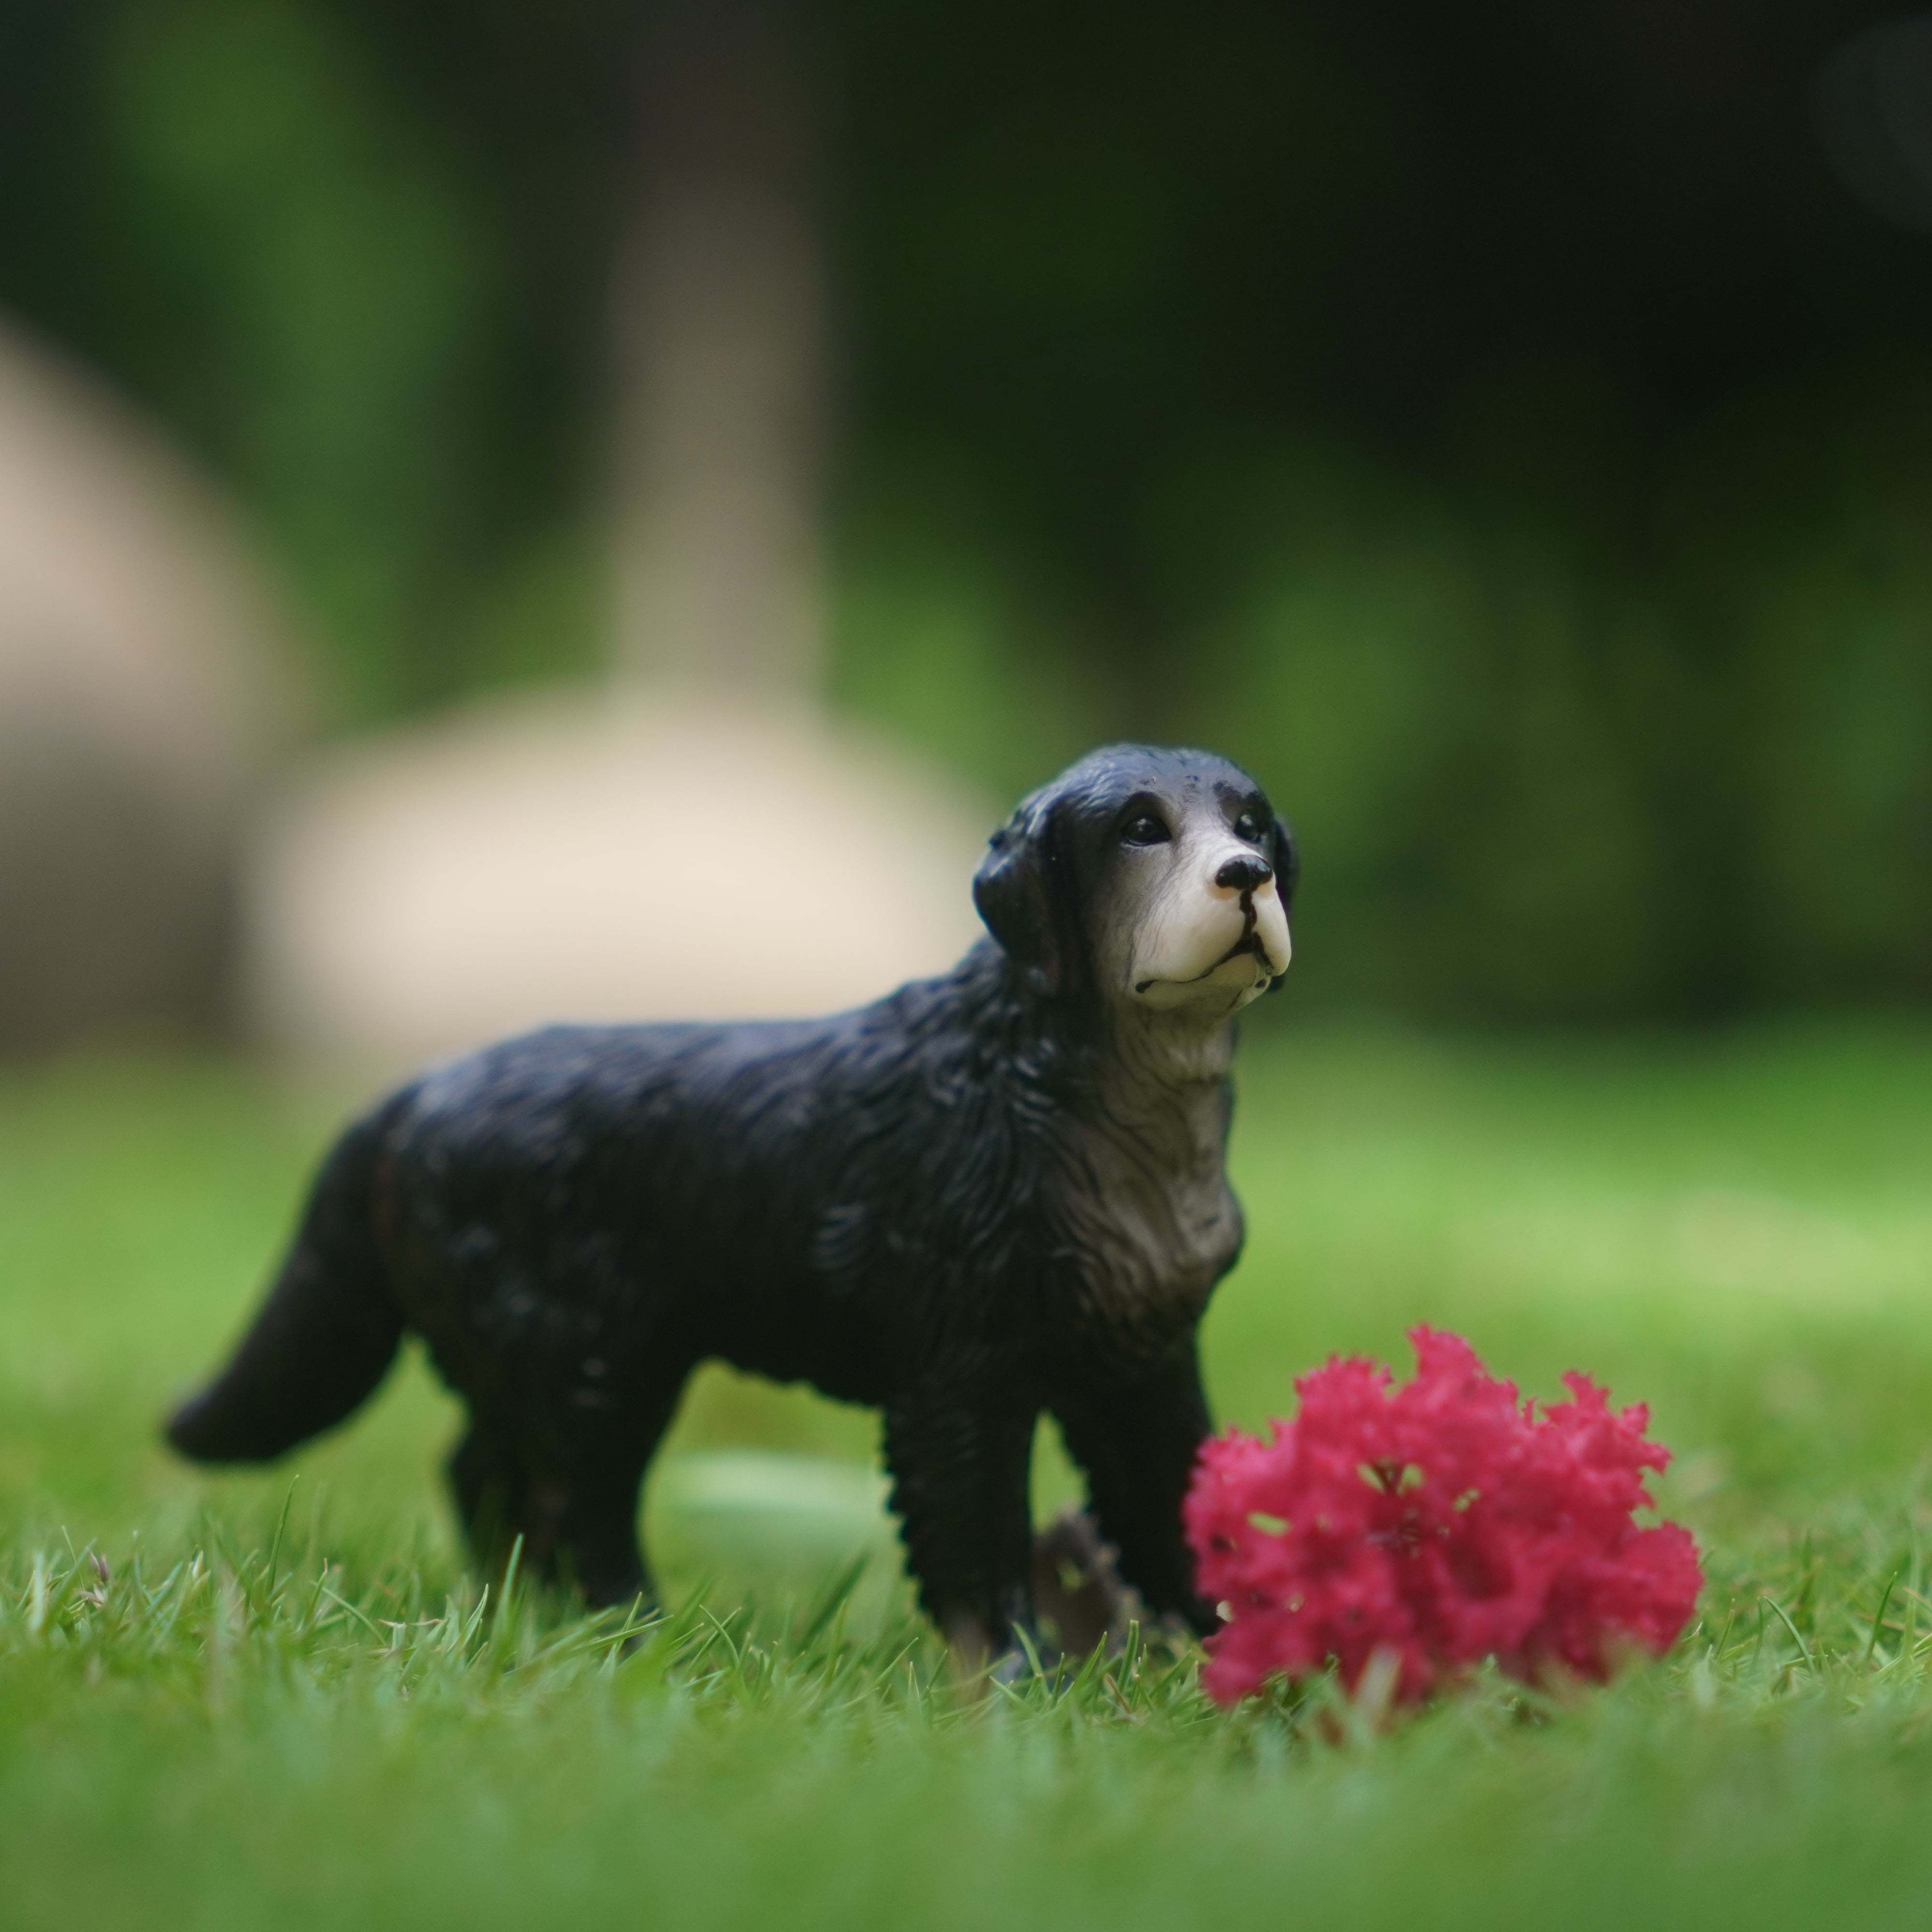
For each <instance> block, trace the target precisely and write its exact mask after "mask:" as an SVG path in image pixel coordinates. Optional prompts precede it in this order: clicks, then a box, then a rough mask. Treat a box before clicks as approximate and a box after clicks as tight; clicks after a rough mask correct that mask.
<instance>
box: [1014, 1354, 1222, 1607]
mask: <svg viewBox="0 0 1932 1932" xmlns="http://www.w3.org/2000/svg"><path fill="white" fill-rule="evenodd" d="M1049 1406H1050V1407H1051V1408H1052V1411H1053V1413H1054V1415H1055V1418H1056V1420H1058V1422H1059V1424H1060V1427H1061V1433H1062V1434H1063V1435H1064V1437H1065V1438H1066V1441H1067V1451H1068V1453H1069V1454H1070V1455H1071V1456H1072V1457H1073V1460H1075V1461H1076V1463H1079V1465H1080V1466H1081V1467H1082V1469H1084V1470H1085V1471H1086V1472H1087V1487H1088V1501H1089V1503H1090V1505H1091V1508H1092V1510H1093V1513H1094V1517H1096V1519H1097V1520H1098V1522H1099V1524H1100V1534H1101V1535H1102V1537H1103V1538H1104V1539H1105V1540H1106V1541H1107V1542H1109V1543H1110V1544H1112V1545H1113V1546H1114V1548H1115V1551H1116V1553H1117V1556H1116V1561H1117V1563H1118V1568H1119V1570H1120V1573H1121V1577H1122V1578H1123V1580H1124V1581H1126V1582H1127V1583H1130V1584H1131V1585H1132V1586H1133V1587H1134V1588H1135V1589H1136V1590H1138V1591H1139V1592H1140V1594H1141V1596H1142V1598H1143V1600H1144V1601H1145V1603H1146V1604H1147V1607H1148V1609H1149V1610H1151V1611H1152V1612H1153V1613H1154V1615H1155V1616H1179V1617H1182V1618H1184V1619H1186V1620H1187V1622H1188V1624H1189V1625H1191V1626H1192V1627H1193V1629H1194V1630H1195V1631H1196V1632H1197V1633H1198V1634H1201V1635H1203V1636H1205V1635H1206V1634H1208V1632H1209V1631H1212V1630H1214V1628H1217V1619H1216V1616H1215V1614H1214V1607H1213V1606H1212V1605H1211V1604H1208V1602H1206V1601H1205V1600H1204V1599H1203V1598H1201V1597H1200V1596H1199V1595H1197V1594H1196V1591H1195V1588H1194V1563H1193V1557H1192V1556H1190V1553H1189V1551H1188V1548H1187V1538H1186V1537H1185V1535H1184V1533H1183V1531H1182V1528H1181V1501H1182V1499H1183V1498H1184V1496H1186V1495H1187V1486H1188V1484H1189V1482H1190V1480H1191V1479H1192V1478H1193V1473H1194V1462H1195V1458H1196V1456H1197V1455H1198V1454H1199V1453H1200V1449H1201V1445H1202V1443H1203V1442H1205V1441H1206V1440H1207V1439H1208V1436H1211V1434H1212V1433H1214V1424H1213V1422H1212V1421H1211V1418H1210V1417H1209V1415H1208V1402H1207V1398H1206V1397H1205V1395H1204V1394H1203V1393H1202V1388H1201V1370H1200V1365H1199V1359H1198V1358H1197V1355H1196V1349H1195V1344H1194V1341H1193V1337H1191V1336H1190V1337H1189V1338H1188V1340H1187V1342H1186V1343H1184V1345H1182V1346H1181V1347H1180V1348H1178V1349H1177V1350H1176V1351H1175V1353H1174V1354H1173V1355H1172V1356H1171V1357H1170V1358H1169V1359H1168V1360H1166V1361H1164V1362H1163V1363H1162V1364H1160V1366H1159V1367H1157V1368H1156V1369H1154V1370H1152V1371H1151V1372H1150V1373H1147V1374H1145V1375H1142V1376H1132V1377H1129V1376H1109V1378H1107V1379H1104V1380H1097V1381H1095V1382H1092V1383H1089V1384H1086V1385H1083V1386H1082V1387H1081V1388H1078V1389H1076V1390H1073V1391H1067V1392H1064V1393H1062V1394H1057V1395H1056V1396H1055V1398H1054V1400H1052V1403H1050V1405H1049Z"/></svg>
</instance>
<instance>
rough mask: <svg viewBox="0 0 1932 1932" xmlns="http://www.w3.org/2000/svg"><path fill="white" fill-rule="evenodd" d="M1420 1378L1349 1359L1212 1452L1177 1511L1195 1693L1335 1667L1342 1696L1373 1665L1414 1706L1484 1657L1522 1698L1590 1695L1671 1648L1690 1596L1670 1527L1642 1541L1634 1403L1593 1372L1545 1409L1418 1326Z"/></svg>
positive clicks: (1690, 1568) (1654, 1451) (1682, 1541)
mask: <svg viewBox="0 0 1932 1932" xmlns="http://www.w3.org/2000/svg"><path fill="white" fill-rule="evenodd" d="M1409 1340H1411V1341H1412V1343H1414V1344H1415V1353H1416V1373H1415V1379H1414V1380H1413V1381H1412V1382H1406V1383H1404V1384H1403V1385H1402V1386H1401V1387H1400V1388H1391V1376H1390V1374H1389V1372H1388V1370H1387V1369H1386V1368H1384V1367H1382V1366H1381V1365H1380V1364H1376V1363H1373V1362H1370V1361H1364V1360H1363V1359H1362V1358H1360V1357H1355V1358H1349V1359H1347V1360H1344V1359H1343V1358H1340V1357H1336V1358H1333V1359H1331V1361H1329V1363H1328V1366H1327V1367H1325V1368H1321V1369H1318V1370H1316V1371H1315V1372H1314V1373H1313V1374H1310V1375H1307V1376H1303V1377H1302V1378H1301V1380H1300V1381H1298V1382H1297V1383H1296V1384H1295V1391H1296V1393H1297V1394H1298V1395H1299V1396H1300V1397H1301V1409H1300V1411H1299V1412H1298V1414H1297V1415H1296V1417H1295V1420H1294V1421H1292V1422H1289V1423H1282V1422H1277V1423H1274V1424H1272V1425H1271V1431H1272V1439H1271V1440H1269V1441H1262V1439H1259V1438H1258V1437H1256V1436H1248V1435H1245V1434H1244V1433H1242V1432H1241V1430H1238V1429H1231V1430H1229V1431H1228V1432H1227V1433H1226V1435H1224V1436H1217V1437H1216V1438H1215V1439H1214V1440H1213V1441H1211V1442H1208V1444H1206V1445H1205V1446H1204V1447H1203V1448H1202V1451H1201V1459H1200V1461H1199V1464H1198V1466H1196V1470H1195V1475H1194V1481H1193V1487H1192V1489H1191V1490H1190V1491H1189V1493H1188V1496H1187V1503H1186V1505H1185V1511H1184V1514H1185V1517H1186V1520H1187V1535H1188V1541H1189V1542H1190V1544H1192V1545H1193V1550H1194V1554H1195V1558H1196V1565H1197V1574H1198V1578H1199V1587H1200V1590H1201V1592H1202V1595H1204V1596H1205V1597H1206V1598H1208V1601H1210V1602H1211V1603H1218V1604H1220V1605H1221V1606H1222V1614H1223V1617H1224V1619H1226V1625H1225V1628H1223V1629H1221V1630H1220V1631H1217V1632H1216V1633H1215V1634H1214V1636H1213V1637H1210V1638H1209V1639H1208V1651H1209V1653H1210V1656H1209V1661H1208V1667H1207V1670H1206V1672H1205V1677H1204V1680H1203V1681H1204V1682H1205V1685H1206V1686H1207V1688H1208V1692H1209V1694H1211V1696H1212V1697H1214V1698H1216V1699H1217V1700H1218V1701H1219V1702H1220V1703H1223V1704H1232V1703H1235V1701H1237V1700H1238V1699H1239V1698H1241V1697H1243V1696H1244V1695H1245V1694H1247V1692H1249V1691H1253V1690H1254V1689H1256V1688H1257V1687H1258V1686H1259V1685H1260V1684H1262V1682H1263V1681H1264V1680H1265V1679H1268V1678H1269V1677H1271V1676H1275V1675H1277V1673H1279V1674H1281V1675H1283V1676H1288V1677H1290V1678H1296V1677H1303V1676H1309V1675H1311V1674H1313V1673H1316V1672H1318V1671H1320V1670H1322V1669H1323V1668H1324V1667H1325V1666H1326V1665H1327V1664H1328V1661H1330V1660H1331V1658H1332V1659H1334V1661H1335V1663H1336V1664H1337V1667H1338V1669H1339V1670H1340V1676H1341V1679H1342V1682H1343V1683H1344V1684H1345V1685H1347V1686H1348V1687H1349V1688H1350V1689H1351V1690H1353V1689H1354V1688H1355V1686H1356V1685H1357V1684H1358V1682H1360V1680H1361V1676H1362V1673H1363V1672H1364V1670H1367V1667H1368V1665H1369V1662H1370V1659H1371V1658H1373V1656H1374V1655H1376V1652H1387V1653H1388V1654H1390V1655H1391V1656H1392V1657H1393V1658H1395V1659H1396V1660H1397V1661H1398V1662H1399V1665H1400V1668H1399V1670H1398V1671H1397V1675H1396V1679H1395V1685H1394V1693H1393V1694H1394V1698H1395V1699H1396V1700H1397V1701H1404V1700H1406V1701H1414V1700H1418V1699H1420V1698H1422V1697H1426V1696H1427V1694H1429V1692H1430V1691H1431V1690H1433V1688H1436V1686H1437V1685H1439V1684H1441V1683H1442V1682H1444V1681H1445V1680H1447V1679H1453V1678H1454V1676H1457V1674H1459V1673H1461V1672H1462V1671H1463V1670H1466V1669H1467V1668H1468V1667H1470V1666H1471V1665H1472V1664H1476V1663H1478V1662H1480V1661H1481V1660H1482V1659H1483V1658H1486V1657H1493V1658H1496V1661H1497V1662H1498V1664H1499V1665H1500V1666H1501V1667H1502V1669H1504V1670H1506V1671H1508V1672H1509V1673H1511V1676H1515V1677H1518V1678H1520V1679H1524V1680H1526V1681H1529V1682H1534V1681H1535V1680H1536V1679H1538V1677H1539V1676H1545V1675H1547V1674H1548V1673H1550V1672H1552V1671H1553V1670H1554V1671H1556V1673H1559V1674H1561V1673H1570V1674H1571V1675H1574V1676H1578V1677H1586V1678H1590V1679H1596V1680H1598V1681H1601V1680H1602V1679H1604V1678H1605V1677H1607V1676H1608V1675H1609V1673H1610V1668H1611V1667H1612V1665H1613V1664H1614V1663H1615V1662H1616V1659H1617V1655H1618V1653H1619V1651H1621V1650H1625V1649H1636V1648H1637V1647H1638V1646H1641V1647H1642V1648H1643V1649H1646V1650H1649V1651H1651V1652H1662V1651H1664V1650H1666V1649H1668V1648H1669V1647H1670V1644H1671V1643H1672V1641H1673V1639H1675V1637H1676V1635H1677V1634H1678V1632H1679V1631H1680V1630H1682V1628H1684V1625H1685V1623H1686V1622H1688V1619H1689V1618H1690V1616H1691V1610H1692V1609H1693V1607H1694V1606H1695V1604H1696V1603H1697V1592H1698V1590H1699V1589H1700V1587H1701V1586H1702V1585H1703V1571H1702V1570H1701V1568H1700V1566H1699V1564H1698V1560H1697V1546H1696V1544H1694V1543H1693V1542H1692V1541H1691V1536H1690V1533H1689V1532H1688V1531H1687V1530H1685V1529H1682V1528H1681V1527H1680V1526H1679V1525H1677V1524H1676V1523H1663V1524H1661V1525H1658V1526H1655V1527H1654V1528H1651V1529H1639V1528H1638V1527H1637V1525H1636V1524H1635V1523H1633V1522H1632V1520H1631V1514H1632V1512H1633V1511H1636V1510H1639V1509H1643V1508H1648V1507H1649V1505H1650V1498H1649V1495H1648V1494H1647V1493H1646V1490H1645V1489H1644V1481H1645V1472H1646V1471H1648V1470H1651V1469H1662V1468H1663V1467H1664V1466H1665V1464H1666V1463H1668V1462H1669V1461H1670V1451H1669V1450H1667V1449H1666V1448H1663V1447H1662V1446H1661V1445H1659V1444H1658V1443H1655V1442H1651V1441H1649V1439H1647V1438H1646V1436H1645V1433H1644V1431H1645V1430H1646V1427H1648V1426H1649V1420H1650V1413H1649V1410H1648V1409H1646V1407H1645V1406H1643V1404H1642V1403H1639V1404H1637V1406H1634V1407H1633V1408H1630V1409H1621V1410H1613V1409H1611V1408H1610V1406H1609V1403H1608V1395H1607V1391H1605V1390H1604V1389H1601V1388H1598V1385H1596V1384H1595V1382H1592V1381H1591V1380H1590V1379H1589V1377H1588V1376H1582V1375H1576V1374H1571V1375H1568V1376H1565V1377H1564V1382H1565V1384H1566V1385H1568V1388H1569V1390H1570V1392H1571V1396H1572V1397H1573V1398H1574V1399H1573V1400H1571V1401H1569V1402H1559V1403H1553V1404H1552V1405H1551V1406H1550V1407H1548V1408H1547V1409H1544V1411H1543V1412H1541V1414H1538V1412H1537V1406H1536V1404H1535V1403H1533V1402H1523V1401H1519V1400H1518V1399H1517V1391H1516V1385H1515V1384H1514V1382H1499V1381H1498V1380H1497V1379H1496V1378H1495V1377H1494V1376H1492V1375H1490V1373H1489V1372H1488V1370H1487V1369H1485V1368H1484V1366H1483V1364H1482V1362H1481V1360H1480V1359H1479V1358H1478V1356H1477V1355H1476V1352H1475V1350H1474V1349H1472V1348H1471V1347H1470V1346H1469V1343H1466V1341H1464V1340H1463V1339H1462V1338H1461V1337H1460V1336H1457V1335H1451V1334H1445V1333H1444V1332H1443V1331H1441V1330H1439V1329H1433V1328H1415V1329H1412V1330H1411V1331H1409Z"/></svg>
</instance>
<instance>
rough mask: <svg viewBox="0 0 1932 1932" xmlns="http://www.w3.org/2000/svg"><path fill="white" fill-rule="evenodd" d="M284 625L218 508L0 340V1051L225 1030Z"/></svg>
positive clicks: (32, 349) (56, 376)
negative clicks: (246, 814)
mask: <svg viewBox="0 0 1932 1932" xmlns="http://www.w3.org/2000/svg"><path fill="white" fill-rule="evenodd" d="M280 629H281V626H280V625H279V622H278V619H277V617H276V615H275V613H274V612H273V610H272V607H271V606H270V604H269V601H268V599H267V597H266V594H265V592H263V589H262V588H261V586H260V584H259V583H258V582H257V579H256V577H255V574H254V569H253V568H252V567H251V562H250V560H249V559H248V556H247V553H246V552H245V550H244V548H243V547H242V544H241V542H240V541H239V538H237V536H236V533H235V532H233V529H230V528H229V526H228V525H227V523H226V521H225V520H224V519H223V517H222V515H221V514H220V510H219V508H218V507H217V505H216V504H215V502H214V500H213V499H212V496H211V494H210V493H208V492H207V491H205V490H203V489H202V487H200V486H199V484H197V483H196V481H195V480H194V478H193V477H192V476H191V475H190V473H189V472H188V471H187V469H186V468H185V466H184V465H182V464H181V463H179V462H178V461H177V460H175V458H172V456H171V455H169V452H167V451H166V449H165V447H164V446H163V445H162V444H161V443H160V440H159V439H158V438H157V437H154V436H153V435H151V434H150V433H148V431H145V429H144V428H142V426H141V425H139V423H138V422H136V421H135V420H134V419H133V417H132V416H130V414H129V413H127V412H126V411H124V410H122V409H121V407H119V406H118V404H116V403H115V402H114V401H113V399H112V398H110V397H108V396H107V395H105V394H104V393H103V392H101V391H99V390H98V389H96V388H95V386H93V385H92V383H90V382H89V380H87V379H86V377H84V376H83V374H80V371H77V369H75V368H73V367H71V365H68V364H67V363H66V362H64V361H62V359H59V358H58V357H57V356H55V355H54V354H53V353H51V352H49V351H48V350H43V349H42V348H40V347H38V346H37V345H36V344H34V343H33V342H31V341H29V340H28V338H26V337H25V336H24V335H22V334H20V332H17V330H16V329H13V328H12V327H11V326H8V325H7V324H6V323H4V322H3V321H0V1050H5V1049H20V1048H41V1047H46V1046H54V1045H57V1044H58V1043H61V1042H62V1041H65V1040H72V1039H75V1038H77V1037H84V1036H86V1035H87V1034H92V1033H96V1032H99V1031H102V1030H104V1029H113V1028H127V1027H130V1026H134V1027H139V1026H145V1025H157V1024H158V1025H163V1026H169V1027H177V1026H183V1025H186V1026H199V1025H206V1024H208V1023H209V1022H211V1021H214V1020H215V1019H218V1018H219V1017H220V1015H221V1013H222V1010H223V1002H224V998H225V993H226V986H227V984H228V978H229V968H230V965H231V962H230V959H229V944H230V939H231V935H232V922H231V917H230V914H231V907H232V887H233V876H232V873H233V859H234V849H235V840H236V829H237V826H238V823H239V817H240V814H241V811H242V805H243V801H244V799H245V797H246V796H247V795H248V792H249V791H250V790H251V787H252V785H253V784H254V780H255V778H256V775H257V772H259V771H260V769H261V768H262V766H263V763H265V762H266V759H267V758H268V757H269V755H270V754H271V753H272V751H273V750H274V749H275V748H277V746H278V745H279V743H280V742H281V740H282V739H283V738H284V736H285V731H286V726H287V722H288V720H289V718H290V706H289V703H288V700H289V697H290V692H289V690H288V688H287V685H286V683H285V682H284V678H283V676H282V673H283V671H284V668H285V665H286V658H284V656H283V655H282V654H281V651H280V649H278V644H279V642H280V640H279V637H278V632H279V631H280Z"/></svg>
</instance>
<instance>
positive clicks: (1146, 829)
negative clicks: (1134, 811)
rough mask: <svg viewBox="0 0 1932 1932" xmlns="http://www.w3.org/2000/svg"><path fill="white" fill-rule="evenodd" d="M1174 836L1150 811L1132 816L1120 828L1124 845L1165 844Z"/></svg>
mask: <svg viewBox="0 0 1932 1932" xmlns="http://www.w3.org/2000/svg"><path fill="white" fill-rule="evenodd" d="M1173 836H1174V834H1173V833H1172V832H1170V831H1169V830H1168V829H1167V827H1166V826H1164V825H1163V824H1162V823H1161V822H1160V820H1159V819H1157V817H1154V814H1153V813H1152V812H1151V811H1144V812H1142V814H1140V816H1139V817H1138V818H1130V819H1129V820H1127V823H1126V824H1125V825H1124V826H1121V844H1123V845H1165V844H1166V843H1167V841H1169V839H1170V838H1172V837H1173Z"/></svg>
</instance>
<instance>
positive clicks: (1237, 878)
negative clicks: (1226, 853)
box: [1214, 852, 1274, 892]
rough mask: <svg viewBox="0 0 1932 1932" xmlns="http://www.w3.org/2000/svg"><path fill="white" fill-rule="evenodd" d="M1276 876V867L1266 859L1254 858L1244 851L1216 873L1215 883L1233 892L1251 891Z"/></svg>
mask: <svg viewBox="0 0 1932 1932" xmlns="http://www.w3.org/2000/svg"><path fill="white" fill-rule="evenodd" d="M1273 877H1274V867H1273V866H1272V865H1270V864H1269V863H1268V861H1267V860H1266V859H1256V858H1253V857H1250V856H1249V854H1248V853H1245V852H1244V853H1241V854H1240V856H1238V857H1236V858H1232V859H1229V861H1228V862H1227V863H1226V865H1223V867H1222V868H1221V869H1220V871H1218V872H1217V873H1216V874H1214V883H1215V884H1217V886H1223V887H1224V888H1225V889H1226V890H1227V891H1229V892H1253V890H1254V889H1255V888H1256V886H1265V885H1266V884H1267V883H1268V881H1269V880H1271V878H1273Z"/></svg>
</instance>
